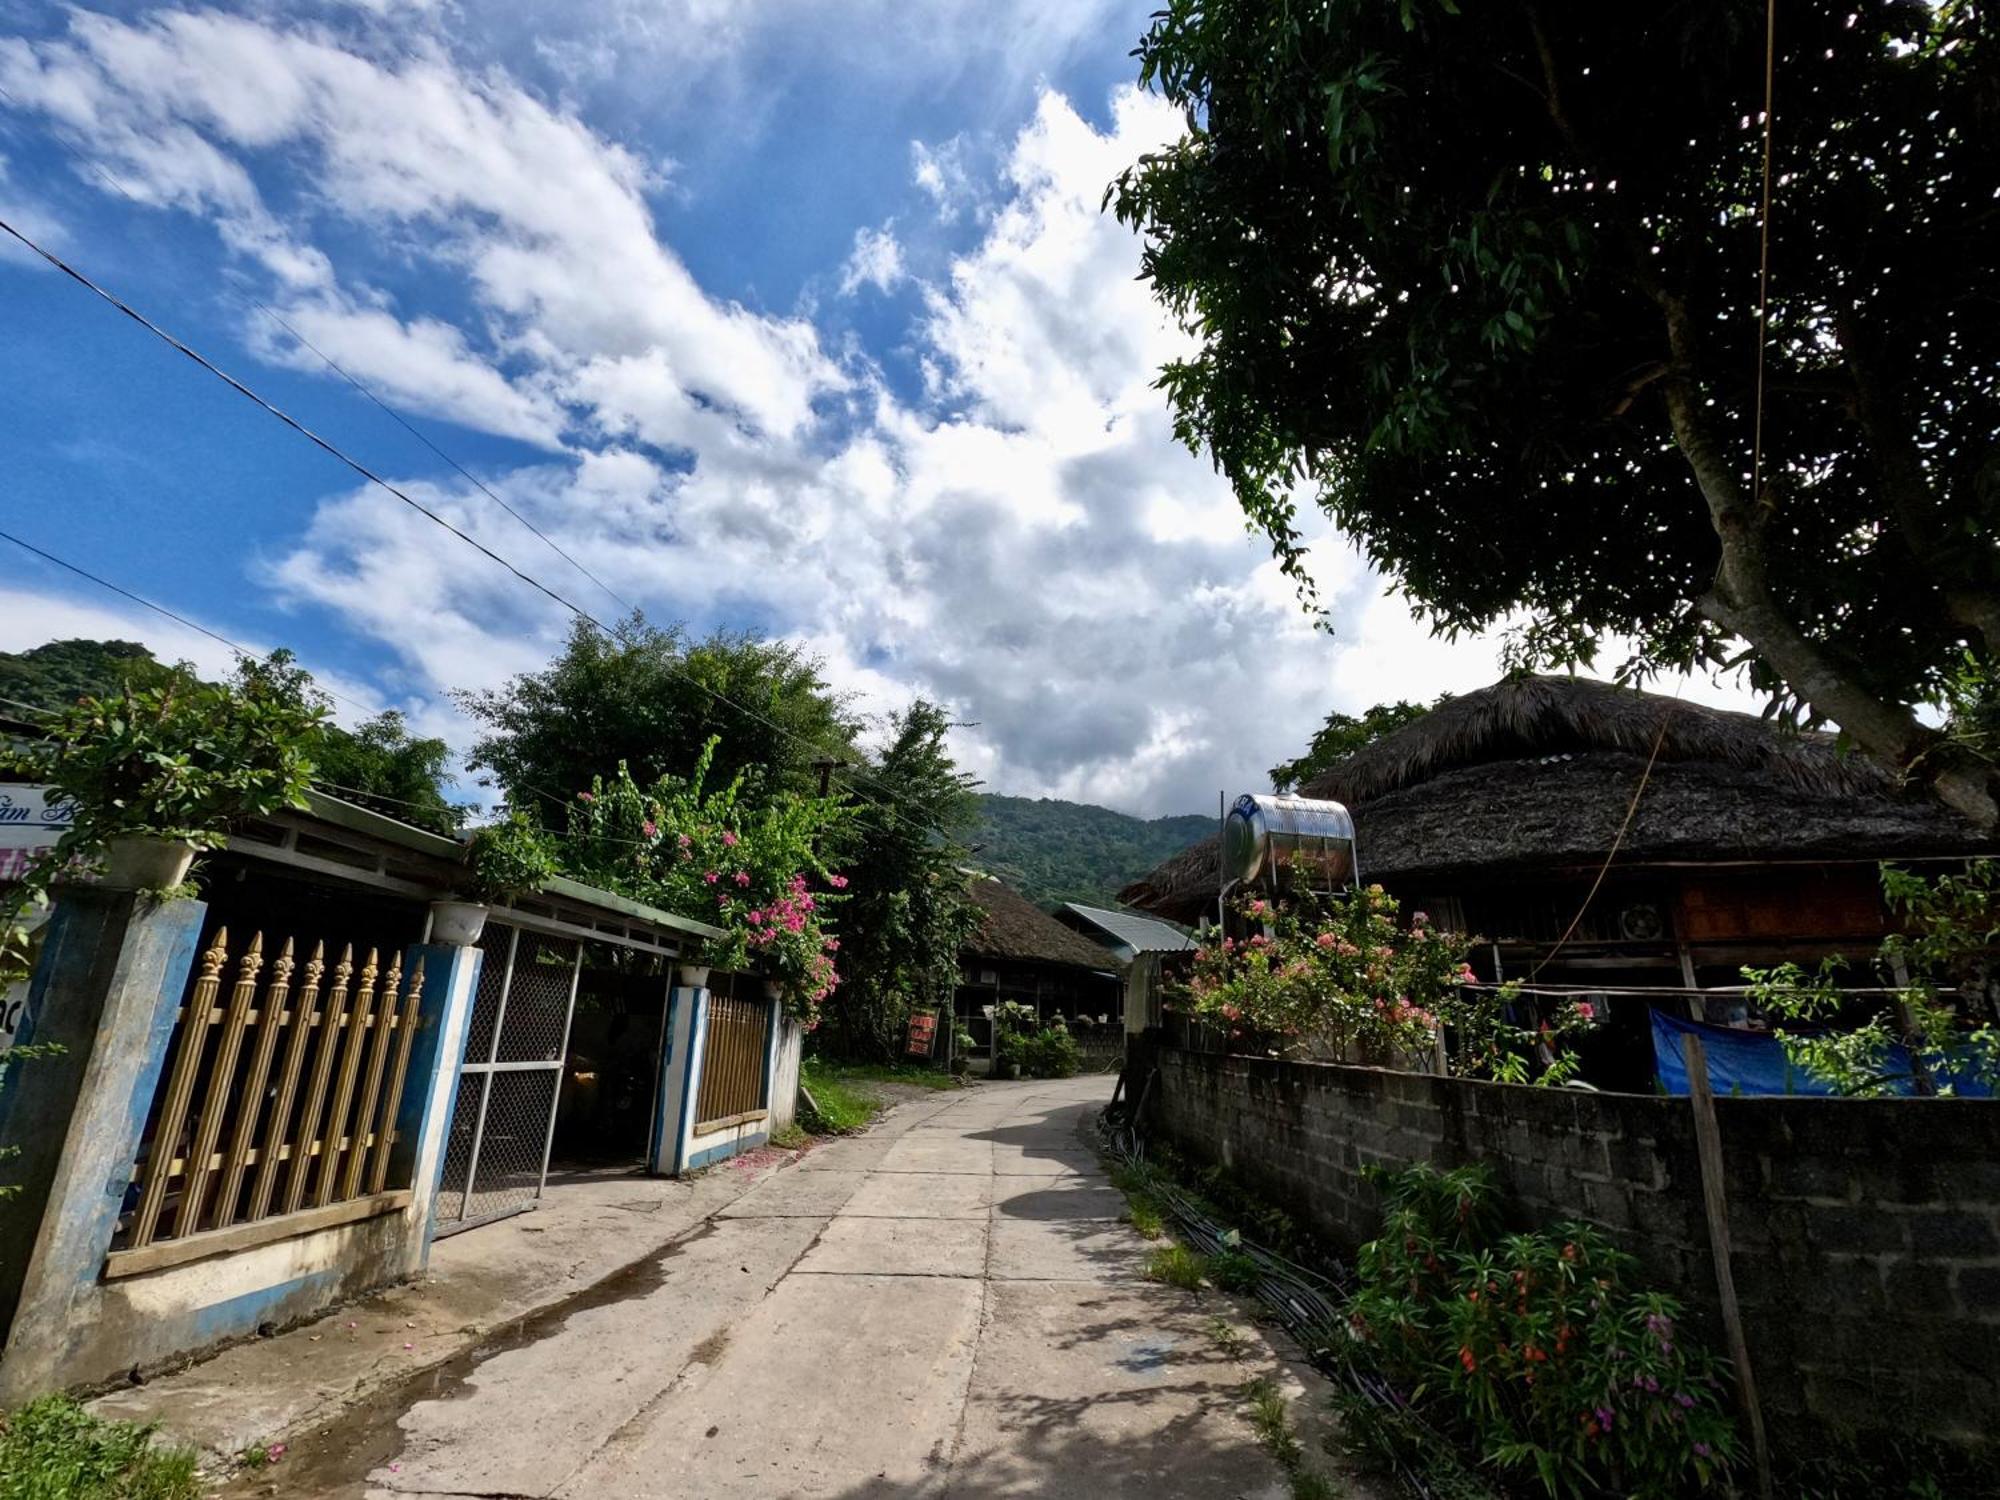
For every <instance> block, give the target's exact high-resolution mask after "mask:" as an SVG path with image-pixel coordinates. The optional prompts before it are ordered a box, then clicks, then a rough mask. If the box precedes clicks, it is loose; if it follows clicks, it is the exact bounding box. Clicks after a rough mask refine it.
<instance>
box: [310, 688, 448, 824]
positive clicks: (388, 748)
mask: <svg viewBox="0 0 2000 1500" xmlns="http://www.w3.org/2000/svg"><path fill="white" fill-rule="evenodd" d="M317 759H318V762H319V764H318V767H317V770H316V772H315V776H314V780H315V781H317V782H318V783H320V784H321V785H323V786H326V787H328V788H329V789H330V790H331V791H332V792H333V793H334V795H335V796H337V797H343V798H345V799H346V800H347V801H349V802H355V803H359V804H360V805H361V806H363V807H366V808H371V809H373V810H374V811H376V812H379V813H381V814H382V815H383V816H384V817H389V818H396V819H398V820H400V821H402V822H404V823H414V824H415V825H416V826H417V827H419V828H428V829H430V830H431V832H433V833H442V834H455V833H457V832H458V831H459V830H460V829H461V828H463V827H464V826H465V820H466V816H467V813H468V812H469V811H470V810H469V809H468V808H466V807H465V806H464V805H463V804H462V803H457V802H453V801H451V800H450V799H449V798H447V797H446V796H445V795H444V785H445V783H446V782H447V781H448V780H449V779H450V775H451V760H452V756H451V747H450V746H449V745H447V744H446V743H445V742H444V741H443V740H440V739H431V738H418V737H416V736H414V735H412V734H411V733H410V730H409V726H408V725H407V724H406V723H404V721H403V716H402V715H401V714H400V713H398V712H397V711H396V710H395V709H390V710H389V711H388V712H387V713H381V714H377V715H376V716H375V717H374V718H372V719H369V720H367V721H366V722H364V723H363V724H361V725H360V726H359V727H358V728H356V729H353V730H346V729H342V728H341V727H340V726H339V725H337V724H329V725H328V726H327V727H326V735H325V738H324V740H323V741H322V742H321V744H320V747H319V754H318V757H317Z"/></svg>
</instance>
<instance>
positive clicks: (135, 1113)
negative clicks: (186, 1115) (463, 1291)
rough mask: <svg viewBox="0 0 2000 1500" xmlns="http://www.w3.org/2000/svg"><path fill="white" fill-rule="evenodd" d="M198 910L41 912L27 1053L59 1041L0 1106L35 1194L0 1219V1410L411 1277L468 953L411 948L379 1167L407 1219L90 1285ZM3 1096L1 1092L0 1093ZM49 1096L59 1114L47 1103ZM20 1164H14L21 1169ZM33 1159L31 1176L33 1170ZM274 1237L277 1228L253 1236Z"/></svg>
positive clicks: (467, 991) (75, 897)
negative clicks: (1, 1325)
mask: <svg viewBox="0 0 2000 1500" xmlns="http://www.w3.org/2000/svg"><path fill="white" fill-rule="evenodd" d="M202 914H203V907H202V905H201V903H199V902H192V901H188V902H170V903H166V904H165V905H164V906H153V905H151V904H149V903H144V902H140V901H137V900H135V899H134V898H133V897H131V896H130V894H129V893H126V894H120V893H115V892H104V891H97V890H88V891H81V892H73V893H69V894H67V895H66V896H65V898H64V900H63V902H62V903H61V904H60V905H59V906H58V909H57V913H56V920H55V924H54V926H53V928H52V931H51V938H50V943H49V947H48V950H47V952H46V953H45V954H44V959H43V962H42V965H41V966H40V967H39V968H38V971H37V974H36V979H35V987H34V993H33V998H32V1000H31V1005H30V1022H31V1025H32V1034H30V1035H28V1036H27V1037H26V1038H25V1039H26V1040H31V1041H32V1040H62V1041H64V1043H65V1046H66V1047H67V1048H68V1051H66V1052H65V1053H64V1055H63V1056H62V1058H60V1059H51V1060H50V1061H51V1062H52V1063H59V1064H60V1066H54V1067H50V1068H49V1069H47V1070H46V1071H45V1070H44V1069H43V1068H42V1066H41V1064H40V1062H38V1063H37V1064H36V1065H35V1066H34V1067H33V1068H31V1069H25V1070H23V1073H22V1077H23V1079H24V1080H28V1081H29V1087H27V1088H25V1089H24V1090H22V1091H21V1093H20V1094H18V1095H16V1096H15V1097H13V1098H8V1097H7V1094H0V1106H4V1107H0V1139H5V1138H7V1137H8V1136H9V1135H10V1134H12V1135H17V1136H19V1135H21V1130H20V1127H21V1126H22V1125H24V1124H26V1125H30V1126H32V1127H34V1128H33V1130H32V1132H31V1133H28V1134H26V1135H25V1136H23V1137H22V1138H25V1139H27V1140H29V1141H30V1142H31V1143H34V1144H35V1145H36V1150H35V1152H33V1153H31V1158H32V1159H33V1160H34V1161H35V1162H36V1164H37V1172H36V1175H35V1184H36V1188H35V1191H32V1192H30V1193H27V1194H24V1195H23V1199H22V1200H20V1201H18V1202H16V1203H12V1204H9V1205H8V1207H7V1210H6V1212H5V1213H0V1220H5V1221H7V1224H8V1225H9V1226H10V1228H11V1230H13V1231H15V1233H13V1234H12V1235H11V1236H10V1238H12V1239H18V1240H20V1241H22V1243H24V1244H26V1245H28V1246H29V1247H30V1252H29V1253H28V1255H27V1256H26V1258H25V1260H21V1259H18V1258H14V1259H13V1264H14V1266H15V1268H16V1270H17V1272H18V1281H17V1283H16V1296H15V1298H14V1303H15V1305H14V1307H13V1316H12V1319H11V1324H10V1326H9V1327H8V1329H7V1337H6V1342H5V1345H4V1349H0V1407H3V1406H6V1405H9V1404H12V1403H14V1402H18V1401H22V1400H26V1399H28V1398H30V1397H32V1396H35V1395H37V1394H40V1393H41V1392H43V1391H47V1390H54V1389H59V1388H64V1387H74V1386H87V1385H95V1384H102V1383H104V1382H108V1381H112V1380H117V1379H121V1378H123V1377H125V1376H126V1375H128V1374H129V1373H130V1372H132V1371H135V1370H139V1371H146V1370H152V1369H155V1368H158V1367H160V1366H162V1365H165V1364H169V1363H173V1362H176V1361H178V1360H181V1359H183V1358H187V1357H191V1356H195V1355H198V1354H201V1353H204V1352H206V1351H208V1350H211V1349H214V1348H216V1347H219V1346H220V1345H223V1344H226V1343H229V1342H231V1341H233V1340H236V1339H239V1338H244V1337H247V1336H249V1335H251V1334H254V1333H256V1332H257V1331H258V1330H259V1329H260V1328H262V1327H265V1326H266V1325H277V1326H283V1325H285V1324H288V1323H293V1322H297V1321H299V1320H301V1319H304V1318H307V1317H310V1316H312V1315H314V1314H315V1313H317V1312H319V1311H321V1310H322V1309H324V1308H325V1307H327V1306H328V1305H329V1304H331V1303H333V1302H336V1301H338V1300H340V1299H342V1298H345V1297H349V1296H352V1295H355V1294H356V1293H359V1292H362V1291H366V1290H367V1289H369V1288H370V1287H375V1286H380V1285H383V1284H385V1283H388V1282H392V1281H397V1280H401V1279H403V1278H405V1277H408V1276H411V1275H414V1274H416V1273H417V1272H419V1271H421V1270H422V1269H423V1267H424V1265H425V1264H426V1263H427V1261H428V1259H429V1254H430V1238H431V1236H430V1227H431V1226H430V1219H431V1212H432V1205H433V1202H434V1198H435V1192H436V1186H437V1179H438V1164H439V1162H440V1160H441V1157H442V1152H443V1150H444V1135H445V1130H446V1126H447V1124H448V1122H449V1121H450V1119H451V1113H452V1100H453V1090H454V1089H455V1087H456V1082H457V1075H458V1064H459V1061H460V1055H461V1053H462V1052H463V1049H464V1041H465V1026H466V1021H467V1016H468V1014H469V1011H470V1009H471V999H472V994H473V988H474V986H475V984H476V983H477V979H478V968H479V951H478V950H477V949H476V948H456V947H448V946H444V945H429V946H415V947H412V948H411V949H410V950H409V952H408V954H407V956H406V960H405V962H406V967H414V966H415V965H417V964H422V965H423V966H424V981H425V982H424V992H425V997H426V998H425V1003H424V1007H423V1011H422V1019H421V1021H420V1023H419V1029H418V1032H417V1035H416V1039H415V1041H414V1042H413V1043H412V1047H411V1054H410V1061H409V1071H408V1075H407V1083H406V1086H405V1091H404V1097H403V1100H402V1105H401V1109H400V1111H399V1113H398V1115H397V1123H396V1130H397V1139H396V1142H395V1145H394V1146H393V1148H392V1150H391V1155H390V1177H389V1181H390V1184H391V1185H392V1186H394V1185H395V1184H398V1183H407V1184H410V1187H411V1198H410V1201H409V1202H408V1204H407V1205H405V1206H404V1207H402V1208H400V1209H397V1210H395V1211H393V1212H390V1213H386V1214H379V1215H377V1216H375V1217H373V1218H370V1219H365V1220H361V1221H358V1222H355V1223H351V1224H343V1225H337V1226H333V1227H329V1228H322V1229H315V1230H311V1231H309V1232H304V1233H293V1234H290V1235H288V1236H286V1237H284V1238H280V1239H274V1240H271V1241H269V1242H267V1243H264V1244H260V1245H256V1246H254V1247H251V1248H248V1249H242V1250H236V1251H232V1252H228V1253H218V1254H213V1255H210V1256H208V1257H206V1258H204V1259H201V1260H195V1261H190V1262H188V1263H186V1264H183V1265H179V1266H172V1267H166V1268H163V1269H161V1270H157V1271H152V1272H148V1273H145V1274H142V1275H136V1276H129V1277H121V1278H119V1279H117V1280H113V1281H106V1280H104V1279H103V1274H102V1273H103V1269H104V1264H105V1256H106V1254H107V1252H108V1251H109V1250H110V1248H111V1245H112V1237H113V1234H114V1232H115V1230H116V1226H117V1220H118V1214H119V1210H120V1205H121V1201H122V1199H123V1197H124V1194H125V1189H126V1185H127V1184H128V1183H129V1182H130V1181H131V1177H132V1164H133V1162H134V1160H135V1159H136V1157H137V1155H138V1149H139V1144H140V1140H141V1136H142V1132H143V1128H144V1125H145V1122H146V1117H147V1115H148V1113H149V1111H150V1109H151V1106H152V1103H153V1098H154V1095H155V1093H156V1091H157V1089H158V1086H159V1078H160V1074H161V1071H162V1069H163V1066H164V1063H165V1058H166V1050H167V1046H168V1043H169V1040H170V1038H171V1036H172V1034H173V1026H174V1013H175V1011H176V1009H177V1008H178V1006H179V1003H180V997H181V994H182V991H183V989H184V987H185V982H186V977H187V971H188V967H189V960H190V959H191V958H192V954H193V947H194V940H195V936H196V934H198V933H199V931H200V927H201V918H202ZM12 1092H13V1091H12V1090H11V1089H10V1090H9V1091H7V1093H10V1094H11V1093H12ZM58 1095H59V1096H60V1098H59V1099H58V1098H57V1096H58ZM31 1158H23V1160H29V1159H31ZM44 1159H46V1161H45V1162H44ZM270 1224H271V1227H272V1228H273V1229H274V1230H282V1227H283V1224H284V1221H283V1220H282V1219H274V1220H272V1221H270Z"/></svg>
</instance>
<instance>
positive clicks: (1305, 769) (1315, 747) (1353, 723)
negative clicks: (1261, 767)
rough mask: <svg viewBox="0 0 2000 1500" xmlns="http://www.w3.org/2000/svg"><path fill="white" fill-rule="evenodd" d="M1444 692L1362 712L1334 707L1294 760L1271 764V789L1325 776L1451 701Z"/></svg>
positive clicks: (1285, 788)
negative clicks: (1367, 747) (1429, 698)
mask: <svg viewBox="0 0 2000 1500" xmlns="http://www.w3.org/2000/svg"><path fill="white" fill-rule="evenodd" d="M1450 698H1451V694H1449V693H1446V694H1444V695H1443V696H1442V697H1440V698H1439V699H1438V700H1437V703H1412V702H1410V701H1409V700H1408V699H1406V698H1398V699H1397V700H1396V701H1395V702H1394V703H1378V704H1376V705H1375V706H1374V707H1373V708H1370V709H1366V710H1364V711H1363V712H1362V713H1360V714H1358V715H1356V714H1344V713H1342V712H1341V711H1340V710H1339V709H1337V708H1336V709H1335V710H1334V711H1333V712H1332V713H1330V714H1328V715H1327V716H1326V722H1325V723H1324V724H1322V725H1320V727H1319V728H1318V729H1317V730H1316V731H1314V733H1313V737H1312V743H1311V744H1310V745H1308V746H1306V753H1305V754H1304V755H1301V756H1300V757H1299V758H1298V759H1297V760H1288V761H1283V762H1281V763H1279V764H1278V765H1275V766H1273V767H1271V790H1272V791H1274V792H1289V791H1293V790H1295V789H1296V788H1298V787H1301V786H1303V785H1305V783H1307V782H1308V781H1312V780H1314V779H1315V778H1317V777H1320V776H1324V775H1325V774H1326V773H1327V772H1328V771H1331V770H1332V769H1333V768H1334V767H1335V766H1336V765H1338V764H1339V763H1340V762H1341V761H1343V760H1346V759H1347V757H1348V756H1350V755H1352V754H1353V753H1354V752H1355V751H1357V750H1359V749H1360V748H1361V747H1362V746H1364V745H1372V744H1374V743H1375V742H1376V741H1377V740H1379V739H1381V738H1382V736H1383V735H1385V734H1393V733H1394V732H1395V731H1396V730H1398V729H1401V728H1402V727H1403V726H1404V725H1405V724H1413V723H1415V722H1416V721H1417V720H1418V719H1421V718H1422V717H1423V716H1424V715H1425V714H1427V713H1429V712H1430V711H1431V710H1432V709H1433V708H1436V707H1438V705H1439V704H1442V703H1446V702H1448V701H1450Z"/></svg>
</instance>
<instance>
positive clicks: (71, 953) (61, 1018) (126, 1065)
mask: <svg viewBox="0 0 2000 1500" xmlns="http://www.w3.org/2000/svg"><path fill="white" fill-rule="evenodd" d="M207 911H208V908H207V906H206V905H205V904H204V903H202V902H200V901H164V902H162V901H155V900H152V899H151V898H148V897H144V896H141V895H140V894H139V893H137V892H135V891H113V890H105V889H101V888H99V887H95V886H71V887H67V888H64V889H63V890H62V891H61V892H60V894H59V896H58V899H57V903H56V909H55V914H54V916H53V917H52V918H51V919H50V925H49V932H48V937H47V938H46V939H45V941H44V943H43V947H42V956H41V961H40V962H39V963H38V964H37V966H36V969H35V977H34V979H33V981H32V982H31V983H30V985H29V991H28V1004H27V1010H26V1014H25V1015H24V1016H23V1018H22V1020H21V1024H20V1026H19V1028H18V1029H17V1032H16V1037H15V1040H16V1043H17V1044H50V1043H53V1044H57V1045H60V1046H61V1047H62V1049H63V1051H62V1052H61V1054H60V1055H58V1056H49V1057H38V1058H35V1059H34V1060H32V1061H30V1062H27V1063H24V1064H19V1065H16V1066H13V1067H10V1068H9V1069H8V1077H7V1079H6V1081H5V1084H4V1085H0V1149H7V1148H12V1150H11V1152H10V1154H9V1155H8V1156H7V1158H6V1159H5V1160H4V1161H0V1183H6V1184H9V1185H12V1186H15V1187H17V1188H18V1189H19V1192H18V1193H17V1194H16V1195H15V1196H14V1197H13V1198H11V1199H10V1200H9V1201H8V1202H7V1204H6V1206H5V1208H4V1209H0V1328H4V1329H5V1330H6V1342H5V1344H4V1345H0V1408H4V1407H7V1406H11V1405H14V1404H16V1403H18V1402H20V1401H23V1400H26V1399H29V1398H31V1397H33V1396H36V1395H39V1394H41V1392H42V1391H43V1390H46V1389H48V1388H49V1387H50V1386H51V1385H53V1384H56V1383H57V1376H58V1374H59V1372H60V1369H61V1362H60V1355H61V1351H62V1349H63V1348H64V1347H65V1342H66V1332H67V1330H69V1329H70V1328H72V1327H73V1326H74V1325H75V1324H76V1323H77V1322H78V1321H79V1319H86V1320H87V1318H88V1317H89V1314H90V1309H89V1308H88V1307H86V1306H84V1305H83V1304H85V1303H87V1302H88V1301H89V1300H90V1297H91V1294H92V1292H93V1291H94V1289H95V1287H96V1285H97V1280H98V1273H99V1272H100V1271H101V1270H102V1269H103V1265H104V1257H105V1254H106V1252H107V1251H108V1250H109V1249H110V1248H111V1237H112V1235H113V1233H114V1232H115V1230H116V1228H117V1223H118V1212H119V1209H120V1207H121V1205H122V1202H123V1199H124V1196H125V1190H126V1188H127V1186H128V1185H129V1184H130V1183H131V1181H132V1168H133V1163H134V1161H135V1160H136V1159H137V1156H138V1152H139V1142H140V1138H141V1136H142V1135H143V1133H144V1131H145V1126H146V1116H147V1113H148V1112H149V1111H150V1109H151V1108H152V1103H153V1095H154V1093H155V1092H156V1091H157V1089H158V1086H159V1081H160V1072H161V1069H162V1067H163V1066H164V1064H165V1061H166V1053H167V1043H168V1040H169V1039H170V1038H171V1037H172V1035H173V1030H174V1015H175V1012H176V1011H177V1010H178V1009H179V1007H180V1001H181V995H182V993H183V992H184V990H185V989H186V986H187V977H188V971H189V969H190V968H191V967H192V966H193V963H194V957H195V949H196V946H197V943H198V941H199V939H200V936H201V924H202V918H203V917H204V916H205V915H206V914H207ZM13 1153H18V1154H13Z"/></svg>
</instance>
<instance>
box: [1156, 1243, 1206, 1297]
mask: <svg viewBox="0 0 2000 1500" xmlns="http://www.w3.org/2000/svg"><path fill="white" fill-rule="evenodd" d="M1207 1275H1208V1258H1207V1257H1206V1256H1203V1255H1198V1254H1196V1253H1195V1252H1194V1251H1192V1250H1190V1249H1188V1247H1187V1246H1185V1245H1161V1246H1159V1247H1158V1248H1157V1249H1155V1250H1154V1251H1153V1253H1152V1254H1151V1255H1149V1256H1147V1257H1146V1278H1147V1280H1149V1281H1160V1282H1165V1283H1166V1284H1167V1285H1168V1286H1177V1287H1180V1288H1181V1289H1182V1290H1183V1291H1189V1292H1192V1291H1196V1290H1198V1289H1199V1288H1200V1286H1201V1283H1202V1280H1203V1278H1204V1277H1206V1276H1207Z"/></svg>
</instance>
